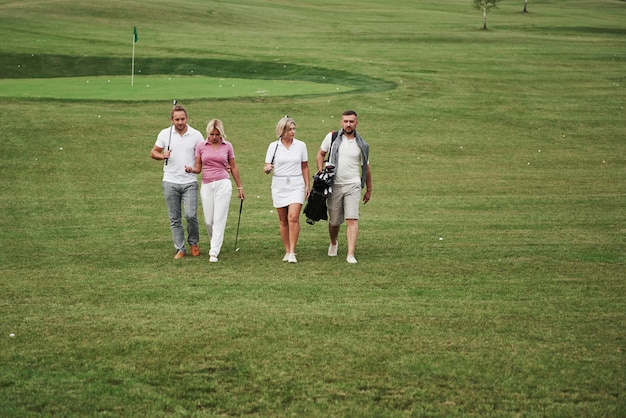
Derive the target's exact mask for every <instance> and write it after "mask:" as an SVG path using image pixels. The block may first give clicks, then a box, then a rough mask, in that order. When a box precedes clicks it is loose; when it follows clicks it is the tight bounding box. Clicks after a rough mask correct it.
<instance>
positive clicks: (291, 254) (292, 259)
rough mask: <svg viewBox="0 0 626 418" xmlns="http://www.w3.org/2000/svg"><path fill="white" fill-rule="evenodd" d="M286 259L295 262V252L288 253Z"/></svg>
mask: <svg viewBox="0 0 626 418" xmlns="http://www.w3.org/2000/svg"><path fill="white" fill-rule="evenodd" d="M287 261H289V262H290V263H297V262H298V260H296V254H295V253H289V257H288V259H287Z"/></svg>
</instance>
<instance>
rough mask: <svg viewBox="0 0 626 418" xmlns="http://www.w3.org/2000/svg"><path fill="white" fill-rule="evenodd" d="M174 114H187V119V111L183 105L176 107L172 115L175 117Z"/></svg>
mask: <svg viewBox="0 0 626 418" xmlns="http://www.w3.org/2000/svg"><path fill="white" fill-rule="evenodd" d="M174 112H185V116H186V117H187V109H185V108H184V106H181V105H176V106H174V107H173V108H172V113H171V114H170V116H172V117H173V116H174Z"/></svg>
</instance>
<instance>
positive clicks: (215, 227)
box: [200, 178, 233, 257]
mask: <svg viewBox="0 0 626 418" xmlns="http://www.w3.org/2000/svg"><path fill="white" fill-rule="evenodd" d="M232 194H233V185H232V183H231V182H230V178H228V179H224V180H217V181H214V182H212V183H202V187H200V198H201V199H202V212H203V214H204V223H205V224H206V229H207V232H208V233H209V238H211V249H210V250H209V254H210V255H214V256H216V257H217V256H218V255H219V254H220V250H221V249H222V243H223V242H224V230H225V229H226V220H227V219H228V208H229V207H230V198H231V196H232Z"/></svg>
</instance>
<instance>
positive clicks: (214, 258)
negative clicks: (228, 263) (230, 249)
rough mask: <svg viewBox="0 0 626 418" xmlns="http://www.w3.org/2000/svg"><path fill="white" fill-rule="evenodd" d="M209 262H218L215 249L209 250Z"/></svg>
mask: <svg viewBox="0 0 626 418" xmlns="http://www.w3.org/2000/svg"><path fill="white" fill-rule="evenodd" d="M209 262H211V263H217V256H216V255H215V253H214V252H213V251H209Z"/></svg>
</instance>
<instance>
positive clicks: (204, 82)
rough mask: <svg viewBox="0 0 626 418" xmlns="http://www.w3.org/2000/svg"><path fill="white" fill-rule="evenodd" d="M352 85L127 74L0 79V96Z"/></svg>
mask: <svg viewBox="0 0 626 418" xmlns="http://www.w3.org/2000/svg"><path fill="white" fill-rule="evenodd" d="M352 90H354V88H351V87H348V86H344V85H338V84H330V83H313V82H310V81H300V80H263V79H244V78H219V77H205V76H165V75H150V76H142V75H141V74H138V75H137V74H136V75H135V77H134V80H133V85H132V86H131V77H130V76H95V77H60V78H22V79H19V78H12V79H0V97H18V98H46V99H72V100H115V101H117V100H121V101H134V100H170V99H171V98H172V97H176V98H178V99H204V98H211V99H214V98H234V97H260V96H300V95H313V94H329V93H339V92H342V93H345V92H348V91H352Z"/></svg>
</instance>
